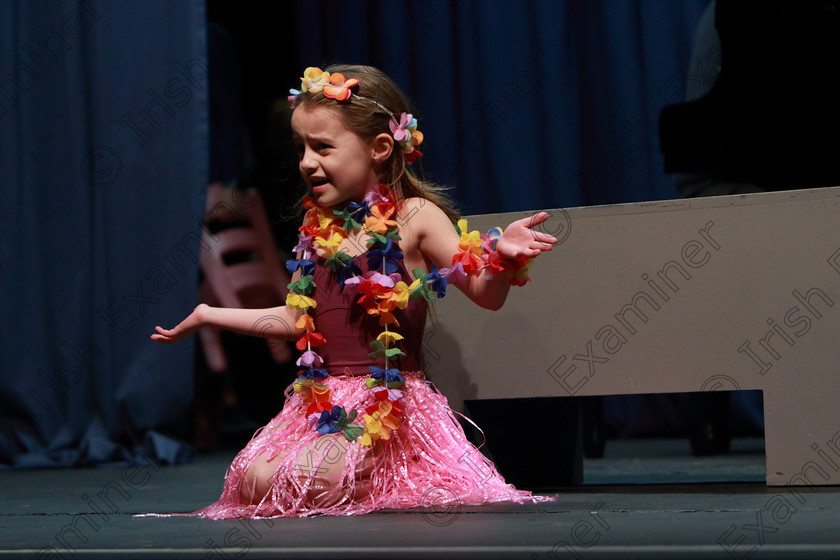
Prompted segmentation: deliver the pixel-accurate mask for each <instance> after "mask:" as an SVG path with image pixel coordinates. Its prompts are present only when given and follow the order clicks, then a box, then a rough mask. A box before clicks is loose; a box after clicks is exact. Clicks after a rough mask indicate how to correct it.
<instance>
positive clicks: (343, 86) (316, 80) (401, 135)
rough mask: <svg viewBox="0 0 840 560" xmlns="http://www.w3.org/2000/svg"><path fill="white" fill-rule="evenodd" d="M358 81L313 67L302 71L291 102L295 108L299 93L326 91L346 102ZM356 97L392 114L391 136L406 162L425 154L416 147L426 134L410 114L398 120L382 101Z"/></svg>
mask: <svg viewBox="0 0 840 560" xmlns="http://www.w3.org/2000/svg"><path fill="white" fill-rule="evenodd" d="M358 84H359V80H357V79H356V78H350V79H347V78H346V77H345V76H344V74H342V73H340V72H333V73H332V74H330V73H329V72H324V71H323V70H321V69H320V68H318V67H315V66H310V67H308V68H307V69H306V70H304V71H303V76H302V77H301V79H300V89H299V90H297V89H290V90H289V102H290V103H291V105H292V108H293V109H294V107H295V103H296V102H297V97H298V95H300V94H301V93H305V92H307V91H308V92H312V93H323V94H324V97H329V98H330V99H335V100H336V101H347V100H349V99H350V98H351V97H352V96H353V92H352V91H351V89H350V88H352V87H353V86H356V85H358ZM356 99H360V100H363V101H367V102H369V103H373V104H374V105H376V106H377V107H379V108H380V109H382V110H383V111H385V112H386V113H387V114H388V115H390V116H391V120H390V121H389V122H388V126H389V128H390V129H391V135H392V136H393V137H394V141H396V142H397V144H399V146H400V151H401V152H402V153H403V156H404V157H405V160H406V162H407V163H409V164H410V163H413V162H414V161H415V160H417V158H421V157H423V152H421V151H420V150H418V149H417V146H419V145H420V144H422V143H423V133H422V132H420V131H419V130H417V119H416V118H414V116H413V115H412V114H411V113H402V114H401V115H400V118H399V120H397V118H396V116H395V115H394V113H393V112H391V110H390V109H388V108H387V107H385V106H384V105H382V104H381V103H380V102H379V101H376V100H375V99H370V98H368V97H362V96H361V95H356Z"/></svg>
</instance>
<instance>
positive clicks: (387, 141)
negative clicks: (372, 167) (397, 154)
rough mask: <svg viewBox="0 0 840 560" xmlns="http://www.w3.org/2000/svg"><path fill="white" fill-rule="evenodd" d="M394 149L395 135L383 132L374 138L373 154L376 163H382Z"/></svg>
mask: <svg viewBox="0 0 840 560" xmlns="http://www.w3.org/2000/svg"><path fill="white" fill-rule="evenodd" d="M393 150H394V137H393V136H391V135H390V134H386V133H384V132H381V133H379V134H377V135H376V138H374V139H373V144H372V150H371V156H372V157H373V161H375V162H376V163H382V162H383V161H385V160H386V159H388V158H389V157H391V152H392V151H393Z"/></svg>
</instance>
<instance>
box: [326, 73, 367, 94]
mask: <svg viewBox="0 0 840 560" xmlns="http://www.w3.org/2000/svg"><path fill="white" fill-rule="evenodd" d="M358 83H359V80H357V79H356V78H350V79H349V80H348V79H347V78H345V77H344V74H341V73H340V72H335V73H333V74H332V75H331V76H330V83H329V85H325V86H324V96H326V97H329V98H330V99H335V100H336V101H347V100H348V99H350V95H351V92H350V88H351V87H353V86H355V85H356V84H358Z"/></svg>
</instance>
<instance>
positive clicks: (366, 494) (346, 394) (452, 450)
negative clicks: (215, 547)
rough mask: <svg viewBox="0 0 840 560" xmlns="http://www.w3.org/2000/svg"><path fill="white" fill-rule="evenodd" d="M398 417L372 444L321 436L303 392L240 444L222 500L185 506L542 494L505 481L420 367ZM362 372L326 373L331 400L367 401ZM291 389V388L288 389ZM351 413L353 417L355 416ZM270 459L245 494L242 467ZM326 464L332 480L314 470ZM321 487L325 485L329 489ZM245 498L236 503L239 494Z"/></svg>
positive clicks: (212, 508)
mask: <svg viewBox="0 0 840 560" xmlns="http://www.w3.org/2000/svg"><path fill="white" fill-rule="evenodd" d="M403 375H404V377H405V379H406V383H405V386H404V387H403V390H404V391H405V394H404V396H403V398H402V399H401V400H400V403H401V404H402V405H403V407H404V413H403V418H402V423H401V425H400V427H399V428H398V429H397V430H396V431H395V432H394V433H393V434H392V436H391V438H390V439H388V440H380V441H378V442H376V443H375V444H374V445H373V447H366V446H362V445H359V443H357V442H349V441H347V440H346V439H345V438H344V436H343V435H342V434H340V433H339V434H329V435H326V436H322V435H320V434H318V432H316V431H315V430H314V429H312V427H310V426H308V425H307V420H306V412H305V411H306V404H305V403H304V402H303V399H302V398H301V396H300V395H297V394H290V395H288V396H287V400H286V404H285V406H284V407H283V410H282V411H281V412H280V414H278V415H277V416H276V417H275V418H274V419H272V420H271V421H270V422H269V423H268V424H267V425H266V426H265V427H263V428H262V429H261V430H260V431H259V432H257V434H256V435H255V436H254V438H253V439H252V440H251V441H250V442H249V443H248V444H247V446H246V447H245V448H244V449H243V450H242V451H240V452H239V454H238V455H237V456H236V458H235V459H234V460H233V463H232V464H231V465H230V468H229V469H228V472H227V475H226V476H225V486H224V490H223V491H222V495H221V497H220V498H219V500H218V501H217V502H216V503H214V504H211V505H209V506H207V507H205V508H203V509H201V510H199V511H196V512H193V513H192V514H190V515H198V516H201V517H206V518H210V519H230V518H239V517H245V518H261V517H306V516H312V515H357V514H362V513H368V512H371V511H374V510H379V509H385V508H397V509H404V508H415V507H427V508H438V509H439V508H447V507H450V508H451V507H456V506H460V505H479V504H487V503H493V502H507V501H512V502H517V503H523V502H526V501H533V502H541V501H549V500H552V499H553V498H550V497H546V496H534V495H532V494H531V493H530V492H527V491H522V490H517V489H516V488H514V487H513V486H511V485H510V484H507V483H505V481H504V480H503V479H502V477H501V475H500V474H499V473H498V472H497V471H496V468H495V466H494V465H493V463H492V462H490V461H489V460H488V459H487V458H485V457H484V455H482V454H481V452H480V451H479V450H478V449H477V448H476V447H475V446H473V445H472V444H471V443H470V442H469V441H468V440H467V438H466V436H465V434H464V431H463V430H462V428H461V426H460V424H459V423H458V421H457V420H456V418H455V413H454V412H453V411H452V409H451V408H450V407H449V404H448V402H447V400H446V397H444V396H443V395H441V394H440V393H439V392H437V390H435V389H434V388H433V386H432V385H431V384H430V383H428V382H427V381H426V380H425V378H424V376H423V374H422V373H421V372H412V373H403ZM366 379H367V376H358V377H353V376H331V377H328V378H326V379H325V380H324V381H323V383H324V384H325V385H327V386H328V387H329V388H330V390H331V392H332V397H331V399H330V400H331V401H332V402H333V403H336V404H339V405H343V406H345V407H346V409H347V410H348V411H349V410H351V409H353V408H355V409H356V410H359V411H360V417H361V412H362V411H363V409H364V408H365V407H366V406H368V405H369V404H371V403H373V402H374V401H373V399H372V397H371V394H370V391H369V389H368V388H367V387H366V385H365V380H366ZM288 392H289V391H288V390H287V393H288ZM356 422H359V420H357V421H356ZM257 460H260V461H269V462H270V465H271V466H270V467H266V468H268V469H270V470H269V472H271V469H273V476H271V478H270V480H271V485H270V490H269V491H268V492H267V493H265V495H264V497H263V499H262V501H261V502H259V503H257V504H248V503H247V502H248V499H247V497H245V498H244V499H243V496H242V488H243V487H244V486H245V485H247V482H248V481H246V480H245V479H246V472H248V469H249V468H250V467H251V466H252V465H254V464H255V462H256V461H257ZM328 470H329V471H330V472H331V475H330V477H331V478H332V484H330V485H327V486H325V485H324V484H323V478H322V477H320V476H319V475H320V474H321V473H324V472H326V471H328ZM325 488H327V489H326V490H325ZM243 501H244V502H246V503H244V504H243V503H242V502H243Z"/></svg>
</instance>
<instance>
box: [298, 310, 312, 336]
mask: <svg viewBox="0 0 840 560" xmlns="http://www.w3.org/2000/svg"><path fill="white" fill-rule="evenodd" d="M295 327H297V328H299V329H302V330H305V331H306V332H312V331H314V330H315V321H313V320H312V316H311V315H309V314H307V313H304V314H303V315H301V316H300V319H298V320H297V322H296V323H295Z"/></svg>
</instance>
